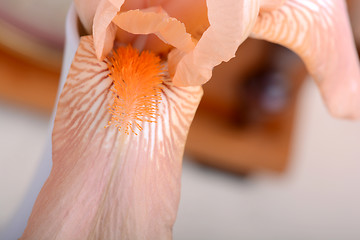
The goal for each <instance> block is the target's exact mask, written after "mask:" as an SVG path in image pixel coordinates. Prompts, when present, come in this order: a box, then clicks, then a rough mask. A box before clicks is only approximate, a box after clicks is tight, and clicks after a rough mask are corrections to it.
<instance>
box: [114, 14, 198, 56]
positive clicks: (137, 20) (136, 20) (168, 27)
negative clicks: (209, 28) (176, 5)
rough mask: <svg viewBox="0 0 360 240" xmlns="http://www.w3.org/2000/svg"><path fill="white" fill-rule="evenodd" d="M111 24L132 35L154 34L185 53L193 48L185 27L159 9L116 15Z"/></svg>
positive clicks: (193, 45)
mask: <svg viewBox="0 0 360 240" xmlns="http://www.w3.org/2000/svg"><path fill="white" fill-rule="evenodd" d="M155 11H156V12H155ZM113 23H115V24H116V25H117V26H118V27H120V28H121V29H123V30H125V31H128V32H130V33H133V34H150V33H154V34H156V35H157V36H158V37H159V38H160V39H162V40H163V41H164V42H165V43H168V44H170V45H172V46H174V47H176V48H178V49H180V50H182V51H185V52H189V51H191V50H192V49H193V48H194V47H195V44H194V43H193V41H192V39H191V36H190V34H188V33H187V32H186V28H185V25H184V24H183V23H181V22H180V21H178V20H177V19H175V18H171V17H169V16H168V15H167V14H166V12H164V11H163V10H162V9H161V8H150V9H144V10H130V11H127V12H122V13H119V14H118V15H116V17H115V18H114V19H113Z"/></svg>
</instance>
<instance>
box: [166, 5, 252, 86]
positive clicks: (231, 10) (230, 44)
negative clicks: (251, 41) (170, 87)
mask: <svg viewBox="0 0 360 240" xmlns="http://www.w3.org/2000/svg"><path fill="white" fill-rule="evenodd" d="M207 7H208V18H209V22H210V27H209V28H208V29H207V30H206V31H205V32H204V34H203V35H202V37H201V38H200V40H199V42H198V44H197V45H196V47H195V49H194V50H193V51H191V52H190V53H188V54H187V55H185V56H184V58H183V59H182V60H181V61H180V62H179V64H178V66H177V70H176V73H175V76H174V78H173V82H174V84H175V85H176V86H194V85H200V84H204V83H205V82H207V81H208V80H209V79H210V78H211V75H212V69H213V68H214V67H215V66H217V65H219V64H220V63H221V62H223V61H229V60H230V59H231V58H233V57H234V56H235V52H236V50H237V48H238V47H239V45H240V44H241V43H242V42H243V41H244V40H245V39H246V38H247V37H248V36H249V34H250V32H251V30H252V28H253V26H254V24H255V20H256V17H257V15H258V12H259V0H223V1H219V0H207ZM170 60H171V59H170Z"/></svg>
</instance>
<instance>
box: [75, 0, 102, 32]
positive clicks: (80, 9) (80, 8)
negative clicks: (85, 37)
mask: <svg viewBox="0 0 360 240" xmlns="http://www.w3.org/2000/svg"><path fill="white" fill-rule="evenodd" d="M99 2H100V1H99V0H74V4H75V8H76V12H77V14H78V16H79V18H80V21H81V23H82V25H83V26H84V28H85V30H86V32H87V33H88V34H91V33H92V25H93V19H94V16H95V12H96V9H97V7H98V5H99Z"/></svg>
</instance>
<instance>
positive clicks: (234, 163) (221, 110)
mask: <svg viewBox="0 0 360 240" xmlns="http://www.w3.org/2000/svg"><path fill="white" fill-rule="evenodd" d="M305 77H306V70H305V67H304V65H303V64H302V62H301V61H300V59H299V58H298V57H297V56H296V55H295V54H293V53H292V52H290V51H289V50H287V49H285V48H282V47H280V46H277V45H274V44H270V43H267V42H263V41H258V40H252V39H249V40H247V41H246V42H245V43H244V44H243V45H242V46H240V48H239V50H238V52H237V57H236V58H235V59H233V60H231V61H230V62H228V63H225V64H222V65H220V66H218V67H217V68H216V69H215V70H214V73H213V78H212V79H211V80H210V81H209V82H208V83H207V84H205V85H204V92H205V94H204V97H203V100H202V102H201V103H200V106H199V109H198V111H197V113H196V116H195V119H194V122H193V124H192V126H191V129H190V133H189V136H188V141H187V145H186V151H187V153H188V154H189V155H191V156H193V158H194V159H195V160H196V161H198V162H200V163H203V164H207V165H210V166H213V167H217V168H220V169H224V170H227V171H231V172H234V173H247V172H251V171H254V170H259V169H263V170H270V171H275V172H282V171H284V169H285V168H286V166H287V163H288V155H289V151H290V146H291V135H292V129H293V123H294V112H295V106H296V97H297V93H298V91H299V89H300V86H301V82H302V81H303V80H304V79H305Z"/></svg>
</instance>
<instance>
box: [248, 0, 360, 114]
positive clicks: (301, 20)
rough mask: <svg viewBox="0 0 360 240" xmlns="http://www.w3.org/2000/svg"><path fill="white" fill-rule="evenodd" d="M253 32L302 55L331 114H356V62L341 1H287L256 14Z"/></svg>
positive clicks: (359, 93) (359, 91)
mask: <svg viewBox="0 0 360 240" xmlns="http://www.w3.org/2000/svg"><path fill="white" fill-rule="evenodd" d="M253 31H254V35H253V36H255V37H257V38H262V39H266V40H268V41H271V42H275V43H279V44H281V45H284V46H286V47H288V48H290V49H292V50H293V51H295V52H296V53H297V54H298V55H299V56H300V57H301V58H302V59H303V60H304V62H305V64H306V66H307V68H308V70H309V72H310V74H311V75H312V76H313V78H314V79H315V81H316V83H317V85H318V86H319V88H320V91H321V93H322V96H323V98H324V100H325V102H326V103H327V106H328V108H329V110H330V112H331V113H332V114H333V115H335V116H338V117H347V118H360V70H359V61H358V57H357V54H356V51H355V45H354V40H353V36H352V33H351V29H350V25H349V20H348V16H347V11H346V4H345V1H343V0H324V1H319V0H288V1H286V3H285V4H284V5H283V6H282V7H281V8H280V9H279V10H277V11H272V12H262V13H260V16H259V18H258V21H257V23H256V25H255V27H254V30H253Z"/></svg>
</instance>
